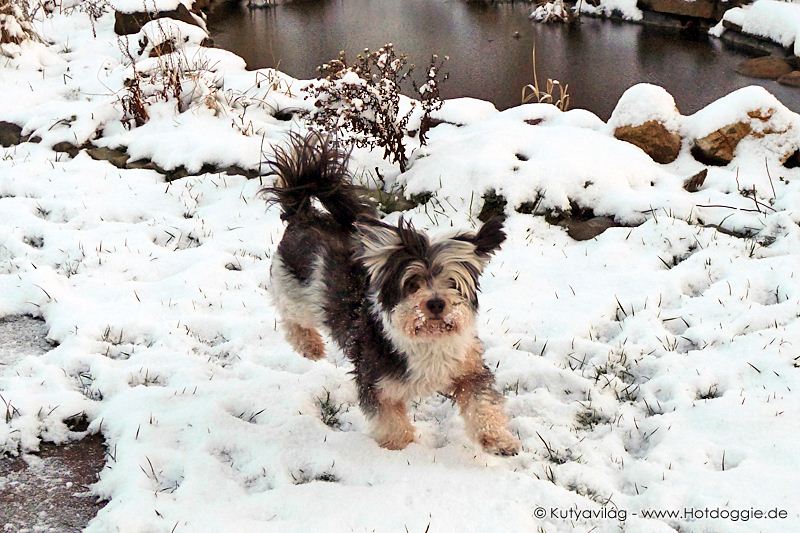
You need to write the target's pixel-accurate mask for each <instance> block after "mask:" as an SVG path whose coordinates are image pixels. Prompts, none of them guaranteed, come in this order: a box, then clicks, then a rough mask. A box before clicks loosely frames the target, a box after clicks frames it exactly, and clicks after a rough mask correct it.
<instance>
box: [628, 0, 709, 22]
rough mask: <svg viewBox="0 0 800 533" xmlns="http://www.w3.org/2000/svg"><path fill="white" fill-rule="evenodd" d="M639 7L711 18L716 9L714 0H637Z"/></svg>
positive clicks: (671, 13) (660, 11)
mask: <svg viewBox="0 0 800 533" xmlns="http://www.w3.org/2000/svg"><path fill="white" fill-rule="evenodd" d="M637 5H638V7H639V8H640V9H646V10H648V11H655V12H657V13H668V14H670V15H681V16H686V17H695V18H702V19H713V18H714V14H715V13H716V9H717V2H716V0H693V1H689V0H639V1H638V2H637Z"/></svg>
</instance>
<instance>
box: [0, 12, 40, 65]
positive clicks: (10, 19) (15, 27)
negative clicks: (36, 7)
mask: <svg viewBox="0 0 800 533" xmlns="http://www.w3.org/2000/svg"><path fill="white" fill-rule="evenodd" d="M31 21H32V15H31V11H30V6H29V5H28V2H27V0H0V55H4V56H6V57H13V56H15V55H17V54H18V46H19V45H20V44H22V43H23V42H25V41H28V40H32V41H39V42H41V38H40V37H39V35H38V34H37V33H36V30H34V28H33V25H32V24H31Z"/></svg>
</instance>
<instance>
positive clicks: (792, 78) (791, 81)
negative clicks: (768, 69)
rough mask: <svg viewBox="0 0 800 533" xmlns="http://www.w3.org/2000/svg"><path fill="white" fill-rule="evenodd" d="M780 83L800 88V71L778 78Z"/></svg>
mask: <svg viewBox="0 0 800 533" xmlns="http://www.w3.org/2000/svg"><path fill="white" fill-rule="evenodd" d="M778 83H780V84H781V85H788V86H789V87H800V70H793V71H791V72H790V73H788V74H784V75H783V76H781V77H780V78H778Z"/></svg>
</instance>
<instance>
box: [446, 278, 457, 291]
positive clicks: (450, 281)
mask: <svg viewBox="0 0 800 533" xmlns="http://www.w3.org/2000/svg"><path fill="white" fill-rule="evenodd" d="M447 286H448V287H450V288H451V289H457V288H458V283H456V280H454V279H453V278H450V279H448V280H447Z"/></svg>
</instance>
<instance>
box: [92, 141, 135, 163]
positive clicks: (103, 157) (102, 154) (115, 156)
mask: <svg viewBox="0 0 800 533" xmlns="http://www.w3.org/2000/svg"><path fill="white" fill-rule="evenodd" d="M86 153H87V154H89V156H90V157H91V158H92V159H97V160H99V161H108V162H109V163H111V164H112V165H114V166H115V167H117V168H125V164H126V163H127V162H128V159H130V156H129V155H128V154H126V153H125V152H124V151H122V150H115V149H113V148H105V147H103V146H93V147H91V148H87V149H86Z"/></svg>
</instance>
